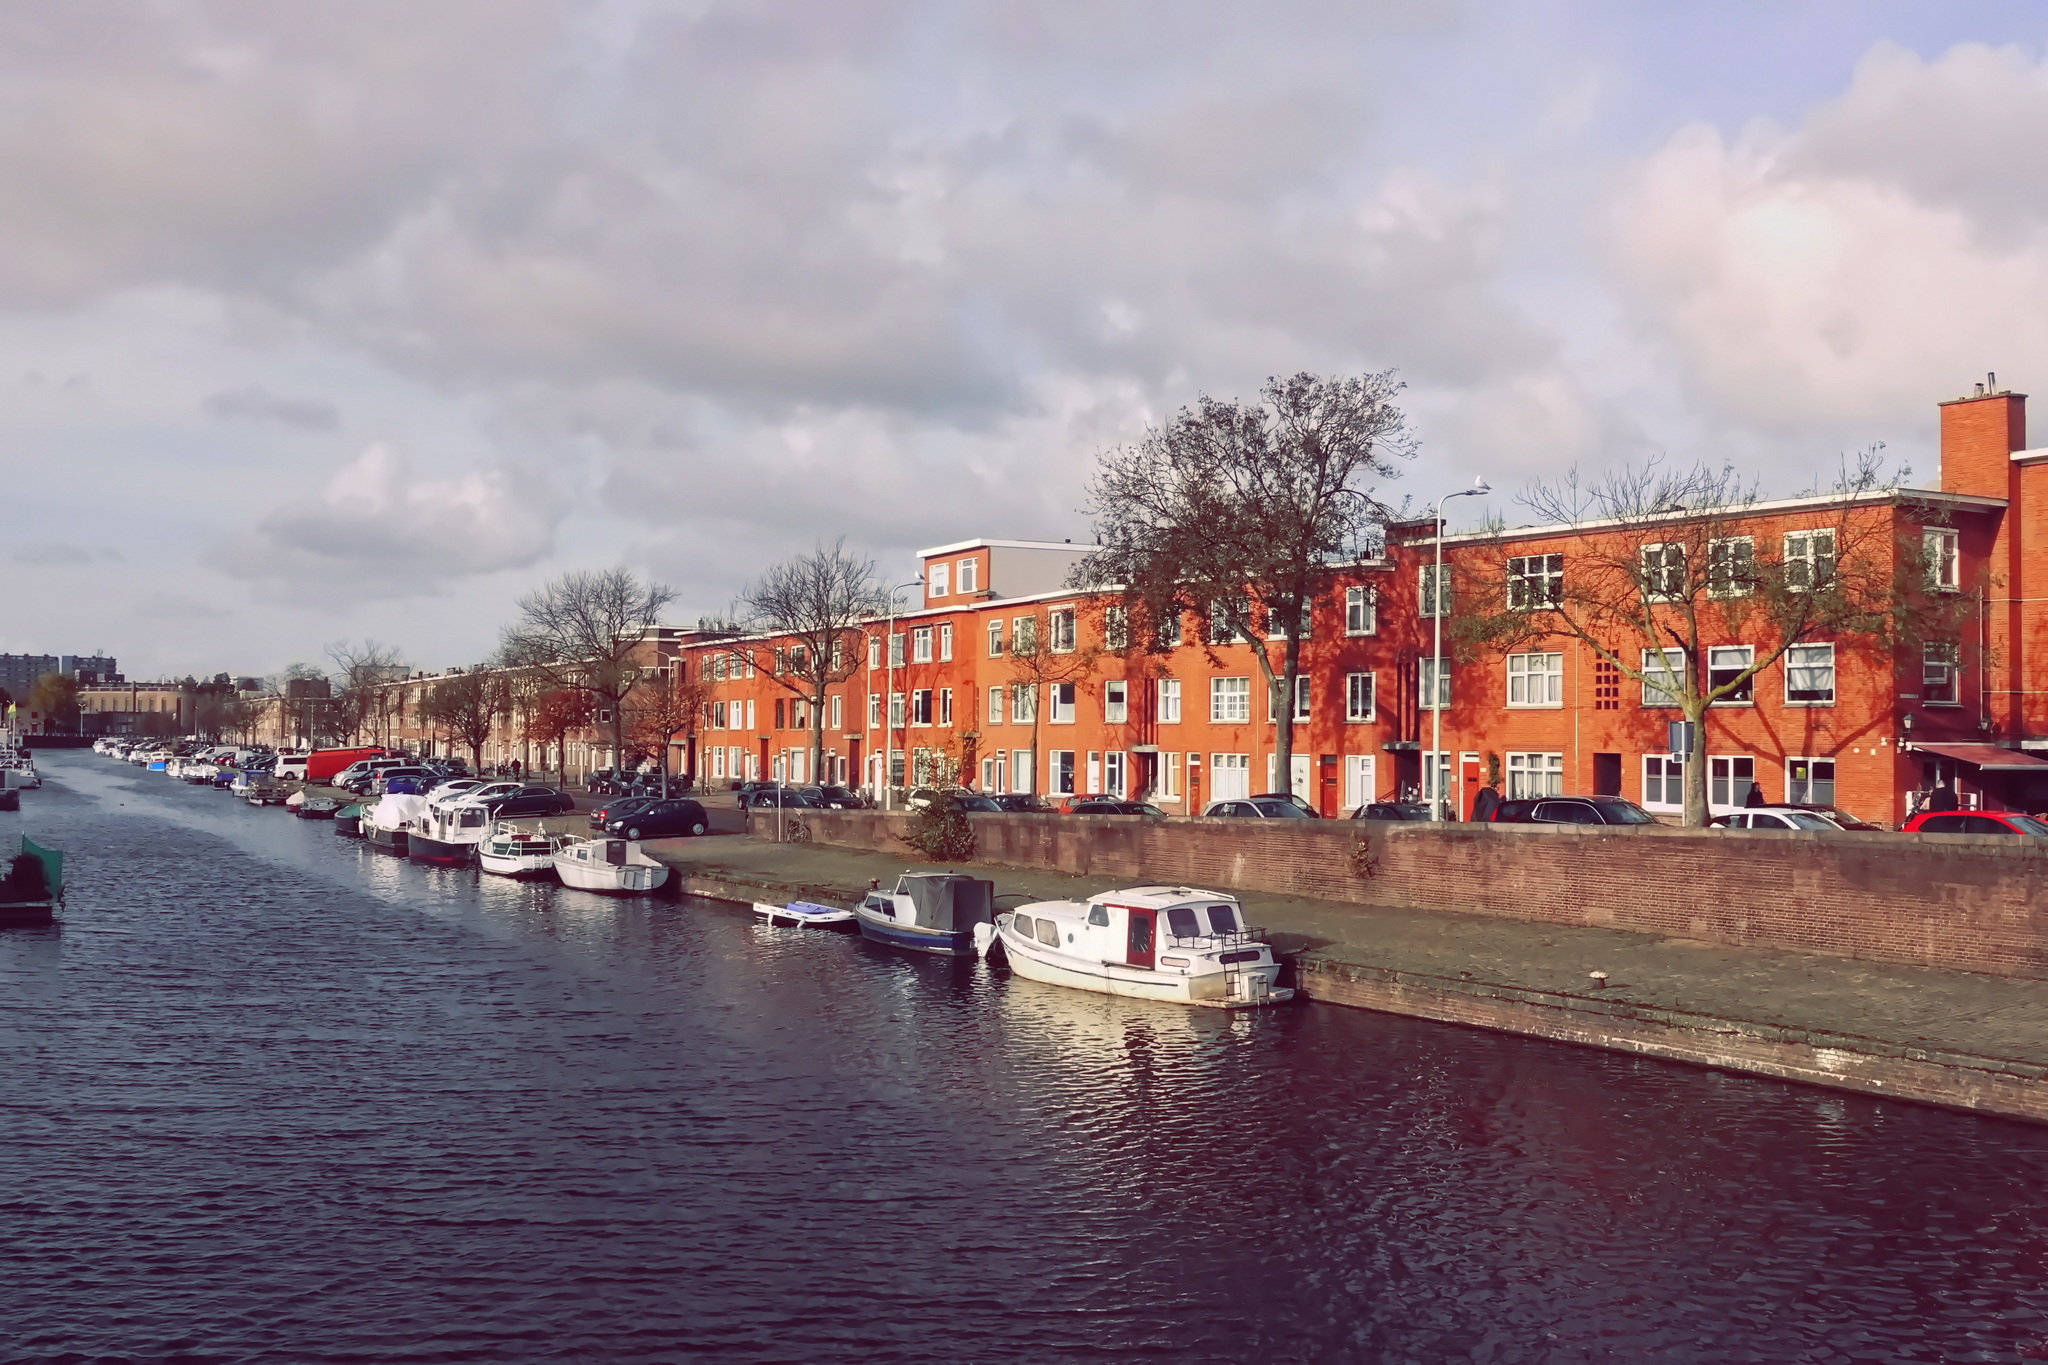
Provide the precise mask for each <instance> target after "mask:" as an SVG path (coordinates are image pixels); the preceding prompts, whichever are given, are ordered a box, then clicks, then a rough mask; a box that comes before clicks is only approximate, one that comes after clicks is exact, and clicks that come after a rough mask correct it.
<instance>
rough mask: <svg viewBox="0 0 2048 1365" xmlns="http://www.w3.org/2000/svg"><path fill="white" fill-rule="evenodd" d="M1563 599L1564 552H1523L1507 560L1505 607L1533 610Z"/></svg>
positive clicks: (1554, 604) (1515, 609)
mask: <svg viewBox="0 0 2048 1365" xmlns="http://www.w3.org/2000/svg"><path fill="white" fill-rule="evenodd" d="M1563 601H1564V556H1563V555H1526V556H1524V557H1522V558H1519V559H1510V560H1509V561H1508V610H1510V611H1535V610H1537V609H1538V608H1539V607H1554V606H1557V605H1558V604H1559V603H1561V602H1563Z"/></svg>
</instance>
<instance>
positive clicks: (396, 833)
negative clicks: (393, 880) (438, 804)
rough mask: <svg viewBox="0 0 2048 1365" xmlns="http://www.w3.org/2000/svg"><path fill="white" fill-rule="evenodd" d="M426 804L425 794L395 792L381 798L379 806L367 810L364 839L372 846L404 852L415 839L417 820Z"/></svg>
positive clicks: (389, 850)
mask: <svg viewBox="0 0 2048 1365" xmlns="http://www.w3.org/2000/svg"><path fill="white" fill-rule="evenodd" d="M426 805H427V798H425V797H424V796H408V795H405V794H404V793H393V794H389V795H386V796H383V797H380V798H379V799H378V801H377V804H376V805H374V806H369V807H365V808H364V810H363V818H362V825H361V828H362V831H363V839H364V840H365V841H366V842H367V843H368V844H369V845H370V847H372V848H379V849H382V850H384V851H385V852H386V853H399V854H403V853H404V852H405V851H406V846H407V845H408V844H409V843H410V842H411V840H412V830H413V823H414V822H415V821H416V820H418V818H419V814H420V812H421V811H422V810H424V809H426Z"/></svg>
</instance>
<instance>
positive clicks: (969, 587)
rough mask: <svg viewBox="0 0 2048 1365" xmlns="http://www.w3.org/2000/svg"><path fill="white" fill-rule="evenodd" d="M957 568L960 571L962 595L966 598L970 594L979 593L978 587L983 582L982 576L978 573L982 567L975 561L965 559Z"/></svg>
mask: <svg viewBox="0 0 2048 1365" xmlns="http://www.w3.org/2000/svg"><path fill="white" fill-rule="evenodd" d="M955 567H957V568H958V569H959V571H960V573H959V582H960V592H961V595H963V596H965V595H966V594H968V593H971V592H975V591H977V590H978V585H979V583H980V581H981V579H980V575H979V574H978V572H977V571H978V570H979V569H980V568H981V565H980V564H978V563H976V562H975V561H974V560H971V559H963V560H961V561H960V563H959V564H958V565H957V566H955Z"/></svg>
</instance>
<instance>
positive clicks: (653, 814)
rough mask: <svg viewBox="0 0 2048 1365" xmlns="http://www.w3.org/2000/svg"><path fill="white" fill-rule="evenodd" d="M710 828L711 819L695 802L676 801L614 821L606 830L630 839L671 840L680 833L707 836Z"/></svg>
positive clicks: (657, 802)
mask: <svg viewBox="0 0 2048 1365" xmlns="http://www.w3.org/2000/svg"><path fill="white" fill-rule="evenodd" d="M710 828H711V819H710V817H709V816H707V815H705V813H704V807H702V806H700V805H698V804H697V803H696V802H695V801H689V800H685V799H682V798H673V799H670V800H667V801H656V802H653V803H652V804H650V805H648V806H646V807H643V808H642V809H640V810H636V811H634V812H632V813H631V814H630V815H625V816H622V817H619V818H617V819H614V820H613V821H611V823H609V824H607V825H606V826H605V831H606V832H607V833H610V834H623V835H624V836H625V837H626V838H628V839H668V838H673V837H674V836H676V835H679V834H688V835H692V836H694V835H698V834H703V833H705V832H707V831H708V830H709V829H710Z"/></svg>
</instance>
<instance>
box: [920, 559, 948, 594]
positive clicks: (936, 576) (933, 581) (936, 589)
mask: <svg viewBox="0 0 2048 1365" xmlns="http://www.w3.org/2000/svg"><path fill="white" fill-rule="evenodd" d="M947 573H948V566H947V565H945V564H943V563H940V564H933V565H931V566H929V567H928V568H926V570H925V573H924V577H925V583H926V584H927V585H928V588H927V594H926V595H927V596H931V597H944V596H945V595H946V577H947Z"/></svg>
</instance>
